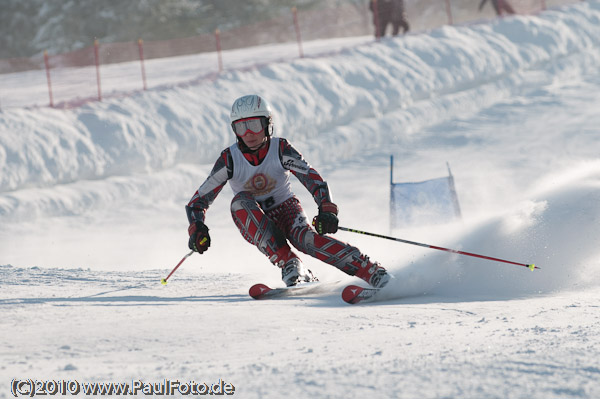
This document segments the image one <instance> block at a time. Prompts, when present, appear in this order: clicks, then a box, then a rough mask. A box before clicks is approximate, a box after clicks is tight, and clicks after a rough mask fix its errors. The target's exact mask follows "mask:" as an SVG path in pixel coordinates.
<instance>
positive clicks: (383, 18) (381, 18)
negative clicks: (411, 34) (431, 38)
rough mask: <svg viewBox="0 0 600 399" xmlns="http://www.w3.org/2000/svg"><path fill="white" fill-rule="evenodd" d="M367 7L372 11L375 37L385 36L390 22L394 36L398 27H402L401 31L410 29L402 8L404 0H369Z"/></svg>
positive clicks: (404, 31) (397, 31) (398, 30)
mask: <svg viewBox="0 0 600 399" xmlns="http://www.w3.org/2000/svg"><path fill="white" fill-rule="evenodd" d="M369 9H370V10H371V11H372V12H373V24H374V25H375V37H377V38H380V37H383V36H385V31H386V29H387V26H388V25H389V24H392V34H393V35H394V36H396V35H398V33H399V32H400V27H402V31H403V33H406V32H408V30H409V29H410V26H409V25H408V20H407V18H406V11H405V9H404V0H371V1H370V3H369Z"/></svg>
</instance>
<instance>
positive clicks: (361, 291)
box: [342, 285, 381, 305]
mask: <svg viewBox="0 0 600 399" xmlns="http://www.w3.org/2000/svg"><path fill="white" fill-rule="evenodd" d="M379 291H381V288H364V287H359V286H358V285H349V286H347V287H346V288H344V290H343V291H342V299H343V300H344V302H347V303H349V304H352V305H354V304H357V303H359V302H370V301H373V300H375V298H376V297H377V294H378V293H379Z"/></svg>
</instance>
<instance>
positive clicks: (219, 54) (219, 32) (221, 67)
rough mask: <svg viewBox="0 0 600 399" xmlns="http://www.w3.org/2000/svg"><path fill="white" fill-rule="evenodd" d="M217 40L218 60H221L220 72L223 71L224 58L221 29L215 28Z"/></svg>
mask: <svg viewBox="0 0 600 399" xmlns="http://www.w3.org/2000/svg"><path fill="white" fill-rule="evenodd" d="M215 41H216V42H217V61H218V62H219V73H221V72H223V58H221V31H220V30H219V28H217V29H215Z"/></svg>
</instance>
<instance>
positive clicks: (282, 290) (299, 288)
mask: <svg viewBox="0 0 600 399" xmlns="http://www.w3.org/2000/svg"><path fill="white" fill-rule="evenodd" d="M335 284H337V282H335V283H321V282H318V281H314V282H311V283H302V284H298V285H293V286H291V287H276V288H271V287H269V286H268V285H266V284H254V285H253V286H252V287H250V290H248V294H249V295H250V296H251V297H252V298H254V299H267V298H280V297H287V296H294V295H304V294H314V293H318V292H323V291H327V290H328V289H329V288H330V287H331V286H334V285H335Z"/></svg>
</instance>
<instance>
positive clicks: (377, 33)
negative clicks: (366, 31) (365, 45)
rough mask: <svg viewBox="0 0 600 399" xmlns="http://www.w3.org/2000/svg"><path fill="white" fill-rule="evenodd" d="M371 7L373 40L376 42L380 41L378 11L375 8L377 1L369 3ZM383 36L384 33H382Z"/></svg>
mask: <svg viewBox="0 0 600 399" xmlns="http://www.w3.org/2000/svg"><path fill="white" fill-rule="evenodd" d="M371 5H372V6H373V22H375V39H376V40H377V41H379V40H381V36H382V35H381V31H380V30H379V11H378V6H377V0H373V2H372V3H371ZM383 34H384V35H385V32H383Z"/></svg>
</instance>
